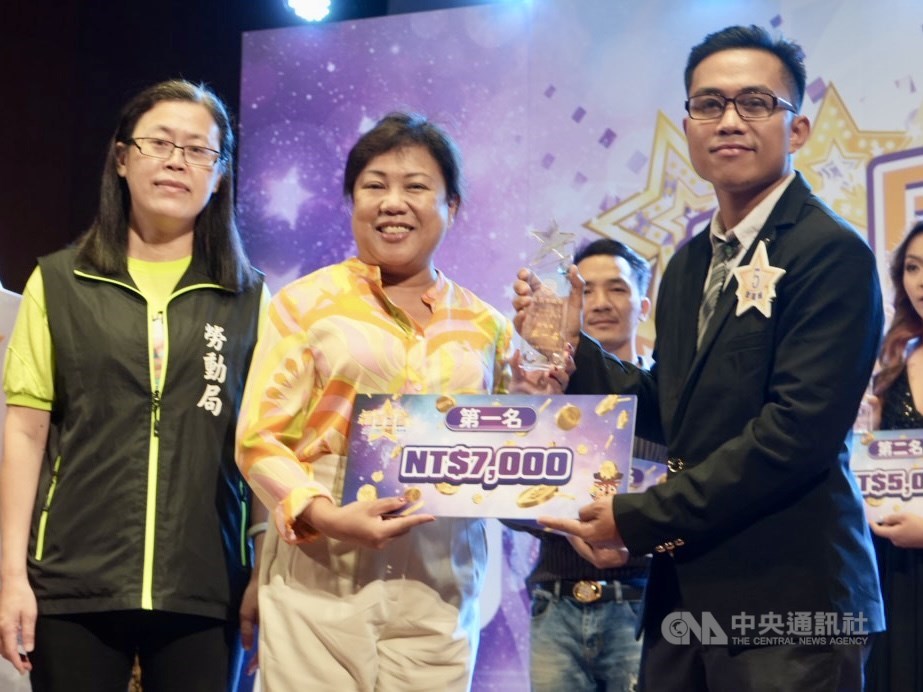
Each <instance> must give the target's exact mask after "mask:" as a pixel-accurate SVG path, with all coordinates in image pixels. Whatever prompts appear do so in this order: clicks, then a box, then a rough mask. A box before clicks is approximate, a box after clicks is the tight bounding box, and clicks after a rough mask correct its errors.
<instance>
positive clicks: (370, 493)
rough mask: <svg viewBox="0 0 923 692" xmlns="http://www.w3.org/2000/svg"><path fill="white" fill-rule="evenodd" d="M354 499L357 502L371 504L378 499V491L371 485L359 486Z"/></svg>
mask: <svg viewBox="0 0 923 692" xmlns="http://www.w3.org/2000/svg"><path fill="white" fill-rule="evenodd" d="M356 499H357V500H359V502H371V501H372V500H377V499H378V490H376V488H375V486H374V485H372V484H371V483H366V484H365V485H360V486H359V489H358V490H357V491H356Z"/></svg>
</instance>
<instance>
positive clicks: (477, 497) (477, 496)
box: [471, 493, 484, 505]
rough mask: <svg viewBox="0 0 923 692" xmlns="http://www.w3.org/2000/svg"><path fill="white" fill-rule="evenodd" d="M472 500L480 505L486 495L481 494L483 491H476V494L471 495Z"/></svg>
mask: <svg viewBox="0 0 923 692" xmlns="http://www.w3.org/2000/svg"><path fill="white" fill-rule="evenodd" d="M471 501H472V502H473V503H474V504H476V505H479V504H481V503H482V502H484V496H483V495H481V493H475V494H474V495H472V496H471Z"/></svg>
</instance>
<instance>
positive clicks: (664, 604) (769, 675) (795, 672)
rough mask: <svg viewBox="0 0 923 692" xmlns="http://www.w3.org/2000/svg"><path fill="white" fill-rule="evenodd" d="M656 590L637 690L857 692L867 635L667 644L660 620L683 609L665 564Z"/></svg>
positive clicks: (647, 614)
mask: <svg viewBox="0 0 923 692" xmlns="http://www.w3.org/2000/svg"><path fill="white" fill-rule="evenodd" d="M652 579H653V577H652ZM650 585H651V581H649V582H648V589H650ZM657 589H658V593H657V598H656V599H648V602H647V603H646V612H645V613H644V642H643V644H642V647H641V675H640V678H639V680H638V689H639V690H640V691H641V692H862V687H863V685H862V676H863V671H862V668H863V665H864V663H865V659H866V657H867V656H868V653H869V651H870V650H871V636H869V637H867V638H866V643H865V644H864V645H863V644H837V645H834V644H827V645H823V646H820V645H818V646H813V645H806V644H805V645H799V644H791V645H787V644H784V645H780V646H762V647H750V648H742V647H734V646H717V645H713V644H710V645H703V644H702V643H701V642H700V641H698V640H697V638H696V637H695V636H690V637H689V638H688V639H689V641H688V643H676V642H669V641H667V640H666V639H665V638H664V634H663V629H662V626H663V622H664V619H665V618H667V617H670V618H672V617H673V616H672V614H671V613H673V612H675V611H683V610H685V608H684V607H683V605H682V599H681V597H680V590H679V585H678V583H677V581H676V572H675V571H674V570H673V569H672V566H671V565H669V564H666V565H661V569H660V570H659V571H658V582H657ZM648 596H650V593H649V594H648ZM668 631H669V628H668ZM857 639H861V638H857Z"/></svg>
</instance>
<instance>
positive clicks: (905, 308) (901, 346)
mask: <svg viewBox="0 0 923 692" xmlns="http://www.w3.org/2000/svg"><path fill="white" fill-rule="evenodd" d="M920 234H923V221H919V222H917V223H916V224H915V225H914V226H913V228H911V229H910V231H909V232H908V233H907V235H906V236H905V237H904V239H903V240H902V241H901V243H900V245H898V246H897V248H895V250H894V254H893V255H892V256H891V266H890V274H891V284H892V286H893V287H894V303H893V304H894V316H893V317H892V318H891V326H890V327H888V331H887V333H886V334H885V338H884V342H883V343H882V345H881V355H880V356H879V360H880V363H881V369H880V370H879V371H878V373H877V374H876V375H875V378H874V382H873V384H872V391H873V392H874V393H875V396H878V397H881V396H883V395H884V394H885V393H886V392H887V391H888V389H889V388H890V387H891V385H892V384H894V381H895V380H896V379H897V377H898V375H900V373H901V370H903V369H904V365H905V360H906V357H905V352H906V350H907V343H908V342H909V341H910V340H911V339H915V338H918V337H920V336H923V318H921V317H920V315H919V313H917V311H916V309H915V308H914V307H913V303H911V302H910V296H908V295H907V291H906V289H905V288H904V262H905V261H906V259H907V248H908V247H910V243H911V242H913V240H914V238H916V237H917V236H919V235H920Z"/></svg>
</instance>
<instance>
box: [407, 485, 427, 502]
mask: <svg viewBox="0 0 923 692" xmlns="http://www.w3.org/2000/svg"><path fill="white" fill-rule="evenodd" d="M404 497H405V498H407V501H408V502H416V501H417V500H419V499H420V498H421V497H423V491H422V490H420V489H419V488H415V487H410V488H407V489H406V490H405V491H404Z"/></svg>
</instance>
